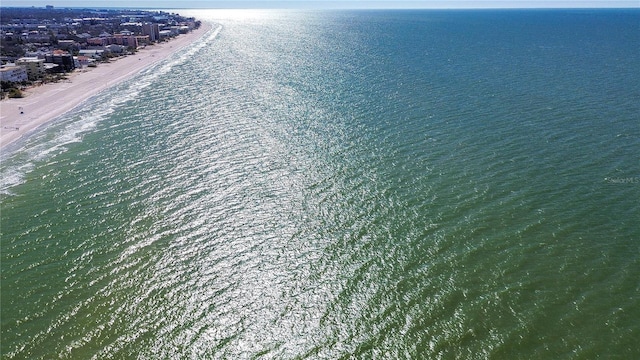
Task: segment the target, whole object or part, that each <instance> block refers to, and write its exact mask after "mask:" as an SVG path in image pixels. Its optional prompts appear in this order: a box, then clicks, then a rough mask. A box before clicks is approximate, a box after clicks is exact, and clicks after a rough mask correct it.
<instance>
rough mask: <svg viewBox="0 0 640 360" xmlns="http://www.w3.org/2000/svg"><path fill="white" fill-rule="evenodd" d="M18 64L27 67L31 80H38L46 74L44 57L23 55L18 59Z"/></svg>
mask: <svg viewBox="0 0 640 360" xmlns="http://www.w3.org/2000/svg"><path fill="white" fill-rule="evenodd" d="M16 65H18V66H22V67H24V68H25V70H26V71H27V77H28V78H29V80H38V79H40V78H42V77H43V76H44V75H45V74H46V68H45V65H44V59H38V58H34V57H23V58H20V59H18V60H16Z"/></svg>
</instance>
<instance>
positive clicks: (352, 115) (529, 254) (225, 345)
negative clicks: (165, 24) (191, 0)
mask: <svg viewBox="0 0 640 360" xmlns="http://www.w3.org/2000/svg"><path fill="white" fill-rule="evenodd" d="M194 15H195V16H197V17H199V18H200V19H202V20H206V21H209V22H211V23H212V24H214V25H213V29H212V30H211V31H210V32H209V33H207V34H206V35H205V36H204V37H203V38H202V39H200V40H199V41H197V42H196V43H194V44H193V45H192V46H190V47H188V48H187V49H184V50H182V51H180V52H179V53H178V54H177V55H176V56H175V57H174V58H172V59H170V60H166V61H164V62H162V63H161V64H159V65H157V66H154V67H153V68H150V69H147V70H146V71H144V72H143V73H142V74H140V75H138V76H136V77H135V78H134V79H131V80H129V81H126V82H124V83H122V84H120V85H117V86H116V87H114V88H111V89H110V90H109V91H105V92H103V93H101V94H100V95H98V96H97V97H95V98H93V99H91V100H90V101H88V102H87V103H85V104H84V105H83V106H81V107H80V108H78V109H77V110H75V111H73V112H72V113H70V114H67V115H65V116H63V117H62V118H60V119H57V120H56V121H54V122H53V123H52V124H51V125H49V126H47V127H46V128H44V129H42V130H41V131H38V132H37V133H36V134H34V135H33V136H31V137H29V138H28V139H27V140H24V141H22V142H20V143H18V144H16V145H14V146H13V147H12V148H10V149H7V150H5V151H3V154H2V163H1V165H0V174H1V176H2V189H1V195H0V199H1V208H0V210H1V214H0V215H1V223H0V226H1V228H0V231H1V270H2V283H1V286H2V288H1V291H2V294H1V295H2V297H1V325H2V329H1V340H2V341H1V351H2V358H6V359H54V358H62V359H108V358H113V359H136V358H137V359H180V358H181V359H347V358H353V359H594V358H603V359H637V358H640V344H639V343H638V339H639V338H640V225H639V224H640V157H639V154H640V27H639V24H640V11H637V10H554V11H546V10H545V11H543V10H537V11H532V10H530V11H517V10H510V11H497V10H485V11H338V12H332V11H319V12H305V11H213V10H212V11H200V12H197V13H194Z"/></svg>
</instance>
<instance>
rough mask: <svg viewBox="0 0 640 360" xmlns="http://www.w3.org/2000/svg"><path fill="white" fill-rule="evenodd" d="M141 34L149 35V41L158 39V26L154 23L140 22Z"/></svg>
mask: <svg viewBox="0 0 640 360" xmlns="http://www.w3.org/2000/svg"><path fill="white" fill-rule="evenodd" d="M142 35H147V36H149V41H150V42H156V41H158V40H160V26H159V25H158V24H156V23H145V24H142Z"/></svg>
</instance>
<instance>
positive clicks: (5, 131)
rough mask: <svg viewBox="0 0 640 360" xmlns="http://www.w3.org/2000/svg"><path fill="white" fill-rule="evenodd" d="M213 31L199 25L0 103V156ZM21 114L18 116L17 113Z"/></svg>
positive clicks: (29, 89)
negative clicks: (38, 130) (41, 129)
mask: <svg viewBox="0 0 640 360" xmlns="http://www.w3.org/2000/svg"><path fill="white" fill-rule="evenodd" d="M212 28H213V25H212V24H209V23H206V22H202V23H201V26H200V27H199V28H198V29H194V30H193V31H191V32H189V33H187V34H181V35H178V36H177V37H176V38H174V39H171V40H169V41H166V42H162V43H158V44H154V45H150V46H147V47H145V48H143V49H140V50H138V52H137V53H136V54H133V55H127V56H124V57H120V58H117V59H116V60H115V61H113V60H112V62H109V63H100V64H98V66H97V67H95V68H84V69H81V70H80V69H76V70H75V71H73V72H72V73H69V74H67V76H68V79H67V80H62V81H60V82H57V83H47V84H44V85H41V86H34V87H30V88H28V89H26V90H24V91H23V95H24V97H22V98H17V99H16V98H13V99H5V100H2V101H1V102H0V153H1V152H4V151H5V150H6V148H7V147H8V145H11V144H14V143H16V142H17V141H18V140H20V139H24V138H25V137H28V135H29V134H31V133H33V132H34V130H36V129H38V128H39V127H41V126H43V125H45V124H47V123H49V122H50V121H52V120H53V119H55V118H57V117H59V116H61V115H64V114H65V113H67V112H69V111H71V110H73V109H75V108H76V107H77V106H78V105H80V104H82V103H83V102H85V101H86V100H88V99H90V98H92V97H93V96H95V95H97V94H98V93H100V92H101V91H104V90H106V89H108V88H110V87H112V86H114V85H117V84H119V83H121V82H122V81H124V80H127V79H130V78H131V77H132V76H134V75H136V74H138V73H139V72H140V71H142V70H144V69H146V68H148V67H150V66H152V65H154V64H157V63H158V62H160V61H162V60H164V59H167V58H169V57H170V56H171V55H173V54H174V53H176V52H178V51H180V50H181V49H183V48H185V47H186V46H188V45H190V44H192V43H193V42H195V41H196V40H198V39H200V38H202V37H203V36H204V35H205V34H206V33H207V32H209V31H210V30H211V29H212ZM21 112H22V113H21Z"/></svg>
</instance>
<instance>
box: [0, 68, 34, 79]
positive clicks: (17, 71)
mask: <svg viewBox="0 0 640 360" xmlns="http://www.w3.org/2000/svg"><path fill="white" fill-rule="evenodd" d="M27 80H28V77H27V70H25V68H23V67H22V66H16V65H10V66H4V67H2V68H0V81H9V82H15V83H18V82H23V81H27Z"/></svg>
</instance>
